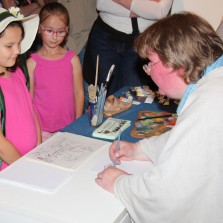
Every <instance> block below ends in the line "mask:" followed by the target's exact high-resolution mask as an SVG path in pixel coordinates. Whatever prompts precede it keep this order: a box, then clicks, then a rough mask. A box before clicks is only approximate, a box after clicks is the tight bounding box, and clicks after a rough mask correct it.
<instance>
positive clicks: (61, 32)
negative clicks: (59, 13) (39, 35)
mask: <svg viewBox="0 0 223 223" xmlns="http://www.w3.org/2000/svg"><path fill="white" fill-rule="evenodd" d="M40 28H41V29H42V30H43V31H44V33H45V34H46V35H47V36H53V35H54V33H56V35H57V36H59V37H64V36H66V35H67V32H68V31H67V30H64V29H61V30H57V31H54V30H52V29H51V28H44V27H43V26H41V25H40ZM66 29H68V28H67V27H66Z"/></svg>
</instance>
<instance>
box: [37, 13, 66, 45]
mask: <svg viewBox="0 0 223 223" xmlns="http://www.w3.org/2000/svg"><path fill="white" fill-rule="evenodd" d="M39 30H40V33H41V36H42V41H43V44H45V45H47V46H48V47H50V48H54V47H57V46H58V45H60V44H61V43H62V42H63V40H64V38H65V37H66V36H67V31H68V28H67V27H66V24H65V23H64V22H63V21H62V20H61V19H60V17H58V16H49V17H48V18H47V19H46V20H44V21H43V22H42V23H41V24H40V29H39Z"/></svg>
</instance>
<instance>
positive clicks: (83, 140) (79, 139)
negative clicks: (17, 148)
mask: <svg viewBox="0 0 223 223" xmlns="http://www.w3.org/2000/svg"><path fill="white" fill-rule="evenodd" d="M106 143H107V142H105V141H102V140H97V139H93V138H88V137H85V136H81V135H76V134H72V133H67V132H58V133H57V134H55V135H54V136H52V137H51V138H50V139H49V140H47V141H46V142H44V143H42V144H40V145H39V146H38V147H37V148H36V149H34V150H33V151H31V152H30V153H28V154H27V155H26V157H28V158H30V159H34V160H36V161H41V162H45V163H47V164H52V165H56V166H58V167H62V168H67V169H74V168H75V167H77V166H78V165H80V164H82V163H83V162H84V161H86V160H87V159H88V158H89V157H90V156H91V155H92V154H93V153H94V152H96V151H97V150H98V149H100V148H101V147H102V146H103V145H105V144H106Z"/></svg>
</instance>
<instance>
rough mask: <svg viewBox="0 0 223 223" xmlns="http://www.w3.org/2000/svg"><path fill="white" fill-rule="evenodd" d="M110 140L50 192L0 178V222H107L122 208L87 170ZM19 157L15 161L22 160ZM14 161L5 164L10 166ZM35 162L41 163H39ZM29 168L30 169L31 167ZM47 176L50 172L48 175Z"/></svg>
mask: <svg viewBox="0 0 223 223" xmlns="http://www.w3.org/2000/svg"><path fill="white" fill-rule="evenodd" d="M109 145H110V143H108V142H106V146H105V147H103V148H102V149H100V150H99V151H97V152H96V153H94V154H93V155H92V157H91V158H90V159H89V160H88V161H87V162H85V163H84V164H83V165H81V166H80V167H78V168H77V169H75V170H74V171H72V174H71V177H70V178H69V179H68V180H67V181H66V182H65V183H64V184H63V185H62V186H60V187H59V188H58V189H56V190H55V191H53V192H48V191H43V190H40V189H36V188H32V187H28V186H24V185H22V184H17V183H14V182H10V181H6V180H1V179H0V188H1V189H0V221H1V222H4V223H14V222H16V223H18V222H22V223H26V222H29V223H40V222H46V223H68V222H70V223H71V222H72V223H92V222H95V223H105V222H106V223H110V222H119V220H120V219H121V218H122V216H124V215H126V210H125V208H124V206H123V205H122V204H121V202H120V201H119V200H118V199H117V198H116V197H115V196H114V195H113V194H111V193H109V192H107V191H105V190H103V189H102V188H100V187H99V186H98V185H97V184H96V183H95V177H96V173H94V172H92V171H90V170H91V169H92V167H93V166H94V165H95V163H96V162H97V160H100V159H103V157H104V156H106V155H107V153H108V148H109ZM25 159H27V158H26V157H22V158H21V159H19V160H18V161H16V163H17V162H21V163H22V162H25ZM13 165H14V164H12V165H11V166H9V167H8V168H12V167H13ZM39 165H42V164H41V163H39ZM31 172H32V171H31ZM49 177H50V176H49Z"/></svg>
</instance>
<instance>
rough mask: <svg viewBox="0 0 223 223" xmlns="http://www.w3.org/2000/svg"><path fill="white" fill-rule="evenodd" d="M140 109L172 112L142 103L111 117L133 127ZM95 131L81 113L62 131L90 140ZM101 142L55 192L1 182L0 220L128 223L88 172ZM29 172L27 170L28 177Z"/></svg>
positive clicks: (125, 134) (7, 222) (105, 151)
mask: <svg viewBox="0 0 223 223" xmlns="http://www.w3.org/2000/svg"><path fill="white" fill-rule="evenodd" d="M126 90H128V87H126V88H123V89H121V90H120V91H118V92H117V93H116V94H115V95H116V96H120V95H121V94H122V93H123V92H125V91H126ZM141 110H155V111H161V110H166V111H173V108H172V107H165V106H160V105H159V104H157V103H153V104H144V103H141V104H140V105H133V106H132V108H131V109H129V110H128V111H125V112H123V113H121V114H118V115H116V116H114V117H116V118H121V119H129V120H131V121H132V124H133V123H134V121H135V119H136V117H137V114H138V112H139V111H141ZM94 129H95V128H92V127H90V123H89V120H88V115H87V114H84V115H83V116H81V117H80V118H79V119H77V120H76V121H74V122H73V123H71V124H70V125H68V126H67V127H66V128H64V129H63V130H62V132H70V133H75V134H78V135H83V136H87V137H91V138H92V135H91V134H92V132H93V131H94ZM130 132H131V127H129V128H128V129H126V130H125V131H124V132H123V134H122V140H127V141H130V142H135V141H137V140H138V139H137V138H133V137H131V136H130ZM108 141H109V140H108ZM104 143H105V146H106V147H105V148H104V147H103V149H101V150H100V151H98V152H97V153H96V154H94V155H92V157H91V158H90V159H89V160H88V161H87V162H86V163H84V164H83V165H81V166H80V167H78V169H75V171H73V172H72V175H71V177H70V178H69V180H68V181H66V182H65V183H64V184H63V185H62V186H61V187H60V188H59V189H57V190H56V191H53V192H45V191H38V190H34V189H33V188H29V187H24V186H21V185H18V184H13V183H10V182H8V181H3V180H0V188H1V190H0V221H1V222H4V223H18V222H22V223H94V222H95V223H96V222H97V223H105V222H106V223H130V218H129V215H128V213H127V212H126V210H125V208H124V206H123V205H122V203H121V202H120V201H119V200H118V199H116V198H115V196H114V195H113V194H110V193H109V192H107V191H105V190H103V189H102V188H100V187H99V186H98V185H97V184H96V183H95V181H94V180H95V177H96V174H95V173H92V172H90V171H89V170H90V169H91V167H92V165H95V163H97V161H98V160H101V159H103V157H105V156H106V155H107V154H108V149H109V146H110V144H111V142H106V141H104ZM25 159H26V157H25V156H24V157H22V158H20V159H19V160H17V161H16V163H17V164H18V163H20V164H23V163H24V162H25ZM13 165H15V163H14V164H12V165H11V166H9V167H8V168H12V167H13ZM39 165H42V164H39ZM32 173H33V172H32V170H30V174H32ZM49 177H50V176H49Z"/></svg>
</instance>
